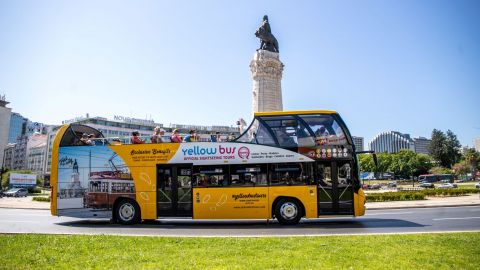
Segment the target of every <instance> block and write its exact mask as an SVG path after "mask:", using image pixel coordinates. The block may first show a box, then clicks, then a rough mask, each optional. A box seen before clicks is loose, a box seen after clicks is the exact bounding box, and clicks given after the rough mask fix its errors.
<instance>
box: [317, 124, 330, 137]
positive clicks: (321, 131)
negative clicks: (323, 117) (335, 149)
mask: <svg viewBox="0 0 480 270" xmlns="http://www.w3.org/2000/svg"><path fill="white" fill-rule="evenodd" d="M328 135H330V134H329V133H328V131H327V129H326V128H325V127H324V126H321V127H320V128H319V129H317V131H315V136H317V137H326V136H328Z"/></svg>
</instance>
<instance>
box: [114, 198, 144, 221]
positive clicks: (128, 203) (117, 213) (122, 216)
mask: <svg viewBox="0 0 480 270" xmlns="http://www.w3.org/2000/svg"><path fill="white" fill-rule="evenodd" d="M113 217H114V219H115V220H116V221H117V222H118V223H120V224H123V225H132V224H136V223H138V222H139V221H140V207H139V206H138V204H137V203H136V202H135V201H134V200H129V199H122V200H121V201H119V202H118V203H117V205H116V207H115V209H113Z"/></svg>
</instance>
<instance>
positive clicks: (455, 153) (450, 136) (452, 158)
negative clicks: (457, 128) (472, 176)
mask: <svg viewBox="0 0 480 270" xmlns="http://www.w3.org/2000/svg"><path fill="white" fill-rule="evenodd" d="M461 147H462V145H461V144H460V142H459V141H458V139H457V135H455V134H454V133H453V132H452V131H451V130H450V129H449V130H447V140H446V152H447V155H448V162H449V163H448V166H446V167H448V168H451V167H452V165H453V164H455V163H457V162H458V161H460V158H461V157H462V155H461V154H460V148H461Z"/></svg>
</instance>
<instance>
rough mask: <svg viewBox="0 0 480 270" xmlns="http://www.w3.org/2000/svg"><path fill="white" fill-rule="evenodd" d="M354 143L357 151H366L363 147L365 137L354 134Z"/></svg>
mask: <svg viewBox="0 0 480 270" xmlns="http://www.w3.org/2000/svg"><path fill="white" fill-rule="evenodd" d="M352 139H353V144H354V145H355V151H357V152H359V151H364V150H363V149H364V148H363V141H364V140H363V137H357V136H352Z"/></svg>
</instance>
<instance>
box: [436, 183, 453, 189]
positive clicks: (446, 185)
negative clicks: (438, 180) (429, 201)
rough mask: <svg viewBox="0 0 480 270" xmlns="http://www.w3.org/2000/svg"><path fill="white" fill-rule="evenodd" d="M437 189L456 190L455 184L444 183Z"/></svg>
mask: <svg viewBox="0 0 480 270" xmlns="http://www.w3.org/2000/svg"><path fill="white" fill-rule="evenodd" d="M438 188H457V184H452V183H444V184H441V185H440V186H438Z"/></svg>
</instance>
